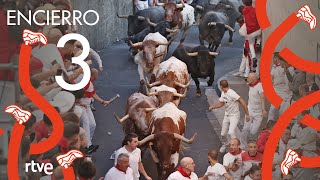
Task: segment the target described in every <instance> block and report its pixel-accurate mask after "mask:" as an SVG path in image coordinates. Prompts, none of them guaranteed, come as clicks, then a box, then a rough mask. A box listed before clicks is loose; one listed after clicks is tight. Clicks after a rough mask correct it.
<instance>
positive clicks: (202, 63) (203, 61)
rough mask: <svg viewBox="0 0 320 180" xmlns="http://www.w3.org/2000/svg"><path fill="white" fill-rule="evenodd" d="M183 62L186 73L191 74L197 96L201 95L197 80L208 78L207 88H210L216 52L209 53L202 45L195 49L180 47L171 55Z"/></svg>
mask: <svg viewBox="0 0 320 180" xmlns="http://www.w3.org/2000/svg"><path fill="white" fill-rule="evenodd" d="M172 55H173V56H175V57H176V58H178V59H181V60H183V62H184V63H185V64H186V65H187V67H188V72H189V73H190V74H191V78H192V79H193V80H194V82H195V84H196V86H197V92H196V93H197V95H198V96H200V95H201V90H200V82H199V80H198V78H204V79H205V78H207V77H210V79H209V81H208V82H207V84H208V86H212V84H213V81H214V75H215V71H214V68H215V62H214V59H215V57H216V56H217V55H218V53H216V52H211V51H210V50H209V49H208V48H207V47H205V46H204V45H200V46H196V47H193V48H192V47H188V46H183V45H180V46H178V47H177V48H176V49H175V51H174V52H173V54H172Z"/></svg>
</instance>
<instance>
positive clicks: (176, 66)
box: [147, 57, 190, 105]
mask: <svg viewBox="0 0 320 180" xmlns="http://www.w3.org/2000/svg"><path fill="white" fill-rule="evenodd" d="M161 84H163V85H166V86H168V87H172V88H175V89H176V90H177V92H178V93H180V94H184V93H186V91H187V90H186V88H187V87H188V86H189V85H190V81H189V72H188V67H187V65H186V64H185V63H184V62H182V61H181V60H179V59H177V58H176V57H170V58H169V59H168V60H166V61H164V62H162V63H161V64H160V66H159V71H158V73H157V76H156V81H155V82H154V83H152V84H149V83H148V84H147V85H148V87H150V88H151V87H154V86H157V85H161ZM175 103H176V104H177V105H178V104H180V98H178V97H176V98H175Z"/></svg>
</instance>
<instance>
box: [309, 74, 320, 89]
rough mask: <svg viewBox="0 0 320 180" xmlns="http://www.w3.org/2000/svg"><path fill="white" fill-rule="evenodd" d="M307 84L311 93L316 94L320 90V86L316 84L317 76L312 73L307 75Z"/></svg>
mask: <svg viewBox="0 0 320 180" xmlns="http://www.w3.org/2000/svg"><path fill="white" fill-rule="evenodd" d="M306 83H307V85H308V86H309V92H315V91H318V90H319V86H318V85H317V83H316V76H315V75H314V74H311V73H306Z"/></svg>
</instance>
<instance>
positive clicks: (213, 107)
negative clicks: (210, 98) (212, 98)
mask: <svg viewBox="0 0 320 180" xmlns="http://www.w3.org/2000/svg"><path fill="white" fill-rule="evenodd" d="M222 106H224V102H221V101H220V102H219V103H217V104H214V105H213V106H210V107H209V110H211V109H217V108H221V107H222Z"/></svg>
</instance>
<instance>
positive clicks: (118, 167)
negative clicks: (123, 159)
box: [115, 164, 127, 174]
mask: <svg viewBox="0 0 320 180" xmlns="http://www.w3.org/2000/svg"><path fill="white" fill-rule="evenodd" d="M115 168H117V169H118V170H119V171H121V172H123V173H125V174H127V171H124V170H122V169H120V166H119V164H117V165H116V166H115Z"/></svg>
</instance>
